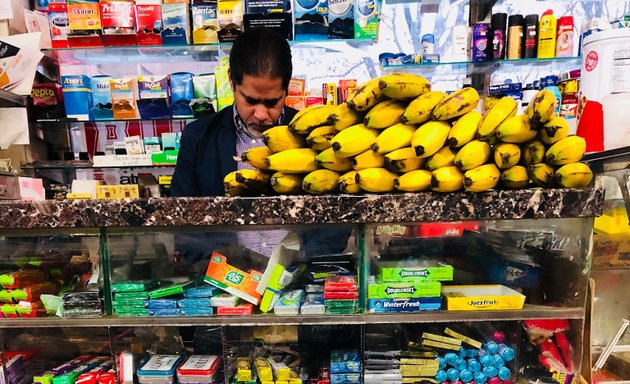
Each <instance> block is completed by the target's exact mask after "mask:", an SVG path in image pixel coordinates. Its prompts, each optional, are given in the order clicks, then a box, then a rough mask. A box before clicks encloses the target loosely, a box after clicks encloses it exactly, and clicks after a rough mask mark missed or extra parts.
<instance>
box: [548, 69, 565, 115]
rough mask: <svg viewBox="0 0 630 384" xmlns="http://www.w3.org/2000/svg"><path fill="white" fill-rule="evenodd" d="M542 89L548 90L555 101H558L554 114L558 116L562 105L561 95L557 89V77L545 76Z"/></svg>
mask: <svg viewBox="0 0 630 384" xmlns="http://www.w3.org/2000/svg"><path fill="white" fill-rule="evenodd" d="M544 88H545V89H548V90H550V91H551V92H552V93H553V94H554V96H555V97H556V100H558V105H557V106H556V114H558V115H560V104H562V94H561V93H560V89H559V88H558V76H553V75H552V76H547V77H545V81H544Z"/></svg>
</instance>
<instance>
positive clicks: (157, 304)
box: [144, 299, 177, 309]
mask: <svg viewBox="0 0 630 384" xmlns="http://www.w3.org/2000/svg"><path fill="white" fill-rule="evenodd" d="M144 306H145V307H147V308H149V309H173V308H177V300H170V299H151V300H145V301H144Z"/></svg>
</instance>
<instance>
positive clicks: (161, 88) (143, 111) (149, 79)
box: [138, 75, 171, 119]
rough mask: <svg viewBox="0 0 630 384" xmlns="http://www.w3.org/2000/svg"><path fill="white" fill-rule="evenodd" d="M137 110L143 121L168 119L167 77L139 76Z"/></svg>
mask: <svg viewBox="0 0 630 384" xmlns="http://www.w3.org/2000/svg"><path fill="white" fill-rule="evenodd" d="M138 89H139V94H140V100H138V109H139V110H140V116H141V117H142V118H143V119H168V118H170V117H171V114H170V112H169V109H168V76H167V75H162V76H139V77H138Z"/></svg>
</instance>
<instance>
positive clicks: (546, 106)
mask: <svg viewBox="0 0 630 384" xmlns="http://www.w3.org/2000/svg"><path fill="white" fill-rule="evenodd" d="M557 106H558V99H556V96H554V94H553V93H552V92H551V91H550V90H548V89H541V90H540V91H538V93H536V95H535V96H534V97H533V98H532V100H531V101H530V102H529V104H528V105H527V109H526V110H525V115H527V117H528V118H529V120H531V122H532V125H533V126H534V127H538V126H540V125H541V124H544V123H546V122H547V121H549V119H551V117H552V116H553V114H554V112H555V111H556V107H557Z"/></svg>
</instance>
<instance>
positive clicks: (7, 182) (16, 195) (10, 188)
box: [0, 175, 20, 200]
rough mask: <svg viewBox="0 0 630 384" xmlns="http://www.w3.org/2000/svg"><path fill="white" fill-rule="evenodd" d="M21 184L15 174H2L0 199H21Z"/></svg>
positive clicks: (0, 176)
mask: <svg viewBox="0 0 630 384" xmlns="http://www.w3.org/2000/svg"><path fill="white" fill-rule="evenodd" d="M19 199H20V186H19V181H18V177H17V176H15V175H0V200H19Z"/></svg>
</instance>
